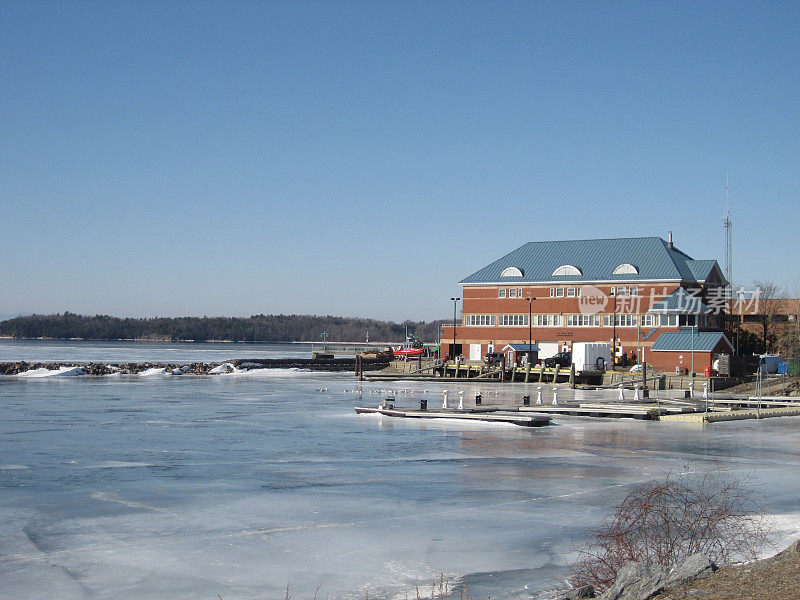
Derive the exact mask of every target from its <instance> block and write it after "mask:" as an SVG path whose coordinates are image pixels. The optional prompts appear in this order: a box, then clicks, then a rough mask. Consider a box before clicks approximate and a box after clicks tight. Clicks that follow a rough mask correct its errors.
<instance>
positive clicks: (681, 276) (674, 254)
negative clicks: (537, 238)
mask: <svg viewBox="0 0 800 600" xmlns="http://www.w3.org/2000/svg"><path fill="white" fill-rule="evenodd" d="M689 262H692V263H703V266H702V267H701V265H693V266H689V265H687V263H689ZM707 262H709V263H712V264H716V261H694V260H693V259H692V258H691V257H690V256H688V255H686V254H684V253H683V252H681V251H680V250H678V249H677V248H674V247H673V248H672V249H670V248H669V246H668V245H667V242H665V241H664V240H662V239H661V238H659V237H641V238H614V239H602V240H569V241H552V242H528V243H527V244H525V245H523V246H520V247H519V248H517V249H516V250H513V251H512V252H509V253H508V254H506V255H505V256H503V257H502V258H499V259H498V260H496V261H494V262H493V263H491V264H489V265H487V266H485V267H483V268H482V269H480V270H479V271H476V272H475V273H473V274H472V275H469V276H468V277H465V278H464V279H462V280H461V282H460V283H462V284H471V283H508V284H514V283H523V282H543V281H545V282H559V281H587V282H588V281H630V280H633V281H636V280H644V279H664V280H678V281H696V280H697V278H696V276H695V275H694V272H693V271H694V270H697V271H698V272H701V271H702V270H703V268H704V265H705V263H707ZM626 263H627V264H630V265H633V266H634V267H635V268H636V269H637V270H638V271H639V272H638V274H635V273H630V274H625V275H614V274H613V272H614V270H615V269H616V268H617V267H618V266H620V265H622V264H626ZM565 265H572V266H574V267H576V268H577V269H578V270H579V271H580V274H579V275H563V276H560V275H555V276H554V275H553V272H555V270H556V269H558V268H559V267H561V266H565ZM508 267H516V268H518V269H519V270H520V271H521V272H522V276H513V277H501V276H500V274H501V273H502V272H503V271H504V270H505V269H506V268H508Z"/></svg>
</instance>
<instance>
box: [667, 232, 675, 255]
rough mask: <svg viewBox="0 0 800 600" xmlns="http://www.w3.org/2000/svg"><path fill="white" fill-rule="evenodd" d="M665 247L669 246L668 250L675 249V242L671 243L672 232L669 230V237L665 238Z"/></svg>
mask: <svg viewBox="0 0 800 600" xmlns="http://www.w3.org/2000/svg"><path fill="white" fill-rule="evenodd" d="M667 248H669V249H670V250H674V249H675V244H673V243H672V232H671V231H670V232H669V239H668V240H667Z"/></svg>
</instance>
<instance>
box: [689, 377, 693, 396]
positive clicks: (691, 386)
mask: <svg viewBox="0 0 800 600" xmlns="http://www.w3.org/2000/svg"><path fill="white" fill-rule="evenodd" d="M689 398H694V381H691V382H690V383H689Z"/></svg>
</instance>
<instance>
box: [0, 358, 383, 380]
mask: <svg viewBox="0 0 800 600" xmlns="http://www.w3.org/2000/svg"><path fill="white" fill-rule="evenodd" d="M389 361H390V358H385V357H381V356H378V357H375V358H372V357H364V358H363V359H362V365H363V369H364V370H365V371H377V370H380V369H383V368H384V367H386V365H387V364H388V363H389ZM38 369H46V370H48V371H59V370H63V369H81V370H82V371H83V372H82V373H81V372H75V373H72V374H75V375H114V374H118V375H136V374H139V373H143V372H145V371H151V370H153V369H156V370H160V369H164V370H165V372H167V373H170V374H172V375H215V374H219V373H225V372H229V371H233V370H238V371H250V370H255V369H306V370H310V371H353V372H355V370H356V359H355V358H238V359H235V360H229V361H220V362H213V363H198V362H195V363H188V364H187V363H157V362H138V363H130V362H129V363H83V362H26V361H16V362H2V363H0V375H19V374H21V373H26V372H29V371H36V370H38Z"/></svg>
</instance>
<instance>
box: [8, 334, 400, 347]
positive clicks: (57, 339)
mask: <svg viewBox="0 0 800 600" xmlns="http://www.w3.org/2000/svg"><path fill="white" fill-rule="evenodd" d="M0 340H13V341H19V342H41V341H45V342H150V343H154V344H313V345H320V346H321V345H323V344H326V343H327V344H358V345H364V346H375V347H376V348H382V347H385V346H389V345H391V344H397V342H354V341H334V340H328V341H327V342H322V341H317V342H303V341H297V340H294V341H282V340H268V341H265V340H261V341H256V340H238V341H237V340H158V339H153V338H114V339H103V338H80V337H74V338H61V337H30V338H29V337H13V336H10V335H0Z"/></svg>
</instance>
